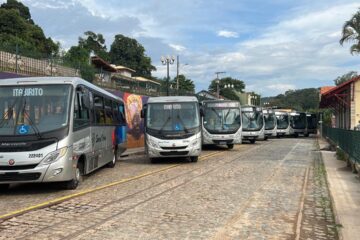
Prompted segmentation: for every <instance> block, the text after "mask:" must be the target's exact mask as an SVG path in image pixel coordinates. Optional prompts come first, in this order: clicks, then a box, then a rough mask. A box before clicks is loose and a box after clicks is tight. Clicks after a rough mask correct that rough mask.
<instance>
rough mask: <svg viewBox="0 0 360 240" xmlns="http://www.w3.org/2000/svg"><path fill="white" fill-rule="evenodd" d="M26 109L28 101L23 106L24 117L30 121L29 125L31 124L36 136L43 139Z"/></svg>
mask: <svg viewBox="0 0 360 240" xmlns="http://www.w3.org/2000/svg"><path fill="white" fill-rule="evenodd" d="M25 108H26V100H25V101H24V105H23V108H22V110H21V111H22V114H23V115H24V117H26V118H27V120H29V123H30V126H31V128H32V129H33V130H34V133H35V134H36V136H37V137H38V138H39V139H41V138H42V136H41V133H40V131H39V129H38V128H37V127H36V124H35V123H34V121H33V120H32V119H31V117H30V116H29V114H28V113H27V112H26V111H25Z"/></svg>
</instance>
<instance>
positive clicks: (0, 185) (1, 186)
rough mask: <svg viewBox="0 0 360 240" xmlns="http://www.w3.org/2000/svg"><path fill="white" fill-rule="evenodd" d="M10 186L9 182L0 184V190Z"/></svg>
mask: <svg viewBox="0 0 360 240" xmlns="http://www.w3.org/2000/svg"><path fill="white" fill-rule="evenodd" d="M9 187H10V184H0V191H6V190H8V189H9Z"/></svg>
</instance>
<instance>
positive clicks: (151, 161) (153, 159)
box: [149, 158, 157, 163]
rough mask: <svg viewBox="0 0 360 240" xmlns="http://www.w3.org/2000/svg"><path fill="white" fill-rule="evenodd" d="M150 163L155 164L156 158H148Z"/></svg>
mask: <svg viewBox="0 0 360 240" xmlns="http://www.w3.org/2000/svg"><path fill="white" fill-rule="evenodd" d="M149 160H150V163H157V159H156V158H149Z"/></svg>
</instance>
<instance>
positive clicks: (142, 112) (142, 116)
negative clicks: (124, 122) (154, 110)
mask: <svg viewBox="0 0 360 240" xmlns="http://www.w3.org/2000/svg"><path fill="white" fill-rule="evenodd" d="M146 110H147V105H146V104H145V105H144V106H143V108H142V109H141V112H140V117H141V118H145V115H146Z"/></svg>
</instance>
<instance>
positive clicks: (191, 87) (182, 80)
mask: <svg viewBox="0 0 360 240" xmlns="http://www.w3.org/2000/svg"><path fill="white" fill-rule="evenodd" d="M171 85H172V86H173V88H175V89H176V77H175V78H174V79H173V80H172V81H171ZM179 91H182V92H183V91H185V92H192V93H194V92H195V84H194V82H193V81H192V80H191V79H188V78H186V77H185V75H182V74H180V75H179Z"/></svg>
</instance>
